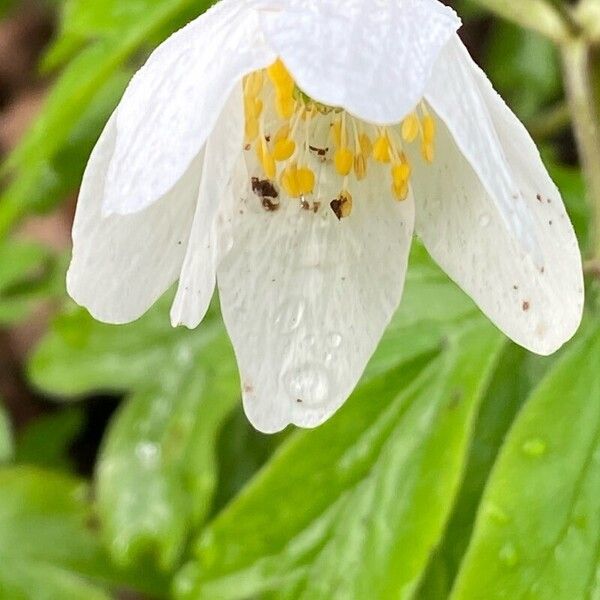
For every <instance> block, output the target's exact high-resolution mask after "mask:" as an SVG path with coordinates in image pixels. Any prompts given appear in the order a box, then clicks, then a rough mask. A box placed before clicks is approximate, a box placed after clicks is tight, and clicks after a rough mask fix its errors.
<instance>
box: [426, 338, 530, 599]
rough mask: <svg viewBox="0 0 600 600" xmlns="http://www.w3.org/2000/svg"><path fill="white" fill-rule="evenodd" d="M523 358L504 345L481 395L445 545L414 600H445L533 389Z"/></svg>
mask: <svg viewBox="0 0 600 600" xmlns="http://www.w3.org/2000/svg"><path fill="white" fill-rule="evenodd" d="M528 356H529V355H528V353H527V352H526V351H525V350H523V349H522V348H519V347H517V346H515V345H513V344H507V346H506V348H505V350H504V352H503V353H502V356H501V358H500V360H499V362H498V365H497V368H496V370H495V372H494V376H493V378H492V380H491V382H490V385H489V387H488V389H487V391H486V393H485V396H484V398H483V401H482V403H481V408H480V410H479V415H478V417H477V422H476V425H475V427H474V435H473V440H472V442H471V448H470V451H469V459H468V462H467V468H466V471H465V475H464V478H463V484H462V487H461V490H460V494H459V496H458V498H457V501H456V505H455V506H454V510H453V512H452V516H451V518H450V520H449V522H448V527H447V529H446V532H445V534H444V540H443V542H442V544H441V546H440V547H439V548H438V550H437V551H436V553H435V555H434V557H433V559H432V561H431V563H430V565H429V567H428V570H427V574H426V575H425V577H424V578H423V581H422V585H421V588H420V589H419V592H418V594H417V598H420V599H421V600H424V599H426V598H429V599H431V600H436V599H439V598H446V597H447V596H448V593H449V592H450V589H451V586H452V582H453V580H454V578H455V577H456V573H457V572H458V568H459V565H460V562H461V561H462V558H463V555H464V553H465V550H466V548H467V546H468V543H469V540H470V537H471V533H472V530H473V525H474V522H475V516H476V513H477V508H478V506H479V502H480V500H481V496H482V494H483V490H484V487H485V484H486V482H487V479H488V477H489V473H490V470H491V468H492V467H493V465H494V462H495V460H496V457H497V455H498V452H499V450H500V447H501V446H502V444H503V442H504V437H505V435H506V432H507V431H508V429H509V428H510V426H511V424H512V422H513V420H514V417H515V415H516V414H517V412H518V410H519V409H520V408H521V406H522V404H523V402H524V401H525V398H526V397H527V395H528V393H529V391H530V390H531V388H532V386H533V379H534V377H537V373H536V372H535V371H534V373H532V372H531V371H532V369H531V362H530V360H528Z"/></svg>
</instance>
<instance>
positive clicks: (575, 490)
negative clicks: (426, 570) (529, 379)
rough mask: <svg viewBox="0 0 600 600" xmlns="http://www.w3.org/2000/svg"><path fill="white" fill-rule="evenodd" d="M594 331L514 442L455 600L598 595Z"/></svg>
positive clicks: (599, 391)
mask: <svg viewBox="0 0 600 600" xmlns="http://www.w3.org/2000/svg"><path fill="white" fill-rule="evenodd" d="M589 325H591V327H590V329H591V331H587V335H586V332H582V334H580V339H579V341H578V342H576V343H575V344H574V345H572V347H571V349H570V350H569V351H568V352H567V353H566V355H565V356H564V357H563V358H562V359H561V360H560V361H559V362H558V363H557V364H556V366H555V367H554V368H553V370H552V371H551V372H550V373H549V374H548V376H547V377H546V378H545V379H544V380H543V381H542V383H541V384H540V385H539V387H537V389H536V390H535V391H534V392H533V394H532V396H531V398H530V399H529V401H528V402H527V404H526V405H525V407H524V408H523V410H522V412H521V414H520V416H519V418H518V419H517V421H516V422H515V424H514V427H513V428H512V430H511V432H510V434H509V436H508V438H507V440H506V443H505V445H504V447H503V449H502V451H501V454H500V457H499V459H498V461H497V463H496V465H495V467H494V470H493V472H492V476H491V479H490V481H489V484H488V486H487V488H486V491H485V494H484V497H483V500H482V502H481V506H480V508H479V512H478V516H477V522H476V526H475V530H474V534H473V538H472V541H471V544H470V547H469V550H468V553H467V555H466V557H465V559H464V563H463V565H462V568H461V571H460V573H459V576H458V580H457V583H456V587H455V589H454V593H453V594H452V598H453V599H454V600H467V599H468V600H471V599H473V598H486V599H489V600H493V599H494V598H498V599H499V598H552V599H553V600H561V599H564V600H571V599H573V598H595V597H597V595H598V591H599V589H600V587H599V581H598V539H600V469H599V468H598V464H599V460H600V427H599V423H600V403H598V401H597V400H598V398H600V373H599V371H598V362H599V361H600V329H599V328H598V324H597V323H591V324H589Z"/></svg>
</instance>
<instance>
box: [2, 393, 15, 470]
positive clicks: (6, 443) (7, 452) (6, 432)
mask: <svg viewBox="0 0 600 600" xmlns="http://www.w3.org/2000/svg"><path fill="white" fill-rule="evenodd" d="M12 454H13V440H12V427H11V425H10V420H9V418H8V415H7V414H6V412H5V410H4V407H3V406H2V398H0V464H2V463H4V462H6V461H8V460H10V459H11V457H12Z"/></svg>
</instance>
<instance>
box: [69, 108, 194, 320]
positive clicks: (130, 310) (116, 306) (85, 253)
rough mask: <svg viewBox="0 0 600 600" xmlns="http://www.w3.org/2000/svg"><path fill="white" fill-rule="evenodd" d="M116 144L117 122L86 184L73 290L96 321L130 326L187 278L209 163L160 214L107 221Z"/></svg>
mask: <svg viewBox="0 0 600 600" xmlns="http://www.w3.org/2000/svg"><path fill="white" fill-rule="evenodd" d="M115 139H116V122H115V117H114V115H113V117H111V119H110V120H109V122H108V124H107V126H106V128H105V130H104V132H103V133H102V136H101V137H100V140H99V141H98V144H97V145H96V148H95V149H94V151H93V153H92V156H91V158H90V161H89V163H88V166H87V169H86V172H85V175H84V178H83V183H82V187H81V192H80V195H79V202H78V205H77V213H76V215H75V223H74V225H73V259H72V261H71V266H70V268H69V272H68V274H67V289H68V291H69V294H70V295H71V297H72V298H73V299H74V300H75V301H76V302H77V303H78V304H80V305H82V306H84V307H86V308H87V309H88V310H89V311H90V313H91V314H92V315H93V316H94V317H95V318H96V319H98V320H100V321H105V322H108V323H127V322H129V321H133V320H135V319H137V318H138V317H140V316H141V315H142V314H144V313H145V312H146V310H148V308H150V306H152V304H153V303H154V302H155V301H156V300H157V299H158V298H159V297H160V296H161V295H162V294H163V293H164V292H165V291H166V290H167V289H168V288H169V287H170V286H171V285H172V283H173V282H174V281H175V280H176V279H177V276H178V275H179V272H180V270H181V264H182V262H183V257H184V254H185V248H186V245H187V239H188V236H189V231H190V227H191V221H192V217H193V214H194V204H195V201H196V197H197V193H198V186H199V185H200V174H201V162H200V161H201V158H202V157H201V156H200V157H198V158H197V159H196V160H195V161H194V162H193V163H192V165H191V166H190V168H189V169H188V171H187V172H186V173H185V174H184V176H183V177H182V179H181V180H180V181H179V182H178V183H177V185H176V186H175V188H173V190H172V191H171V192H170V193H169V194H167V195H165V196H164V197H163V198H161V199H160V200H159V201H158V202H157V203H156V204H154V205H153V206H152V207H150V208H148V209H146V210H144V211H142V212H140V213H137V214H134V215H126V216H121V215H113V216H110V217H103V216H102V206H101V205H102V197H103V192H104V188H105V186H106V178H107V169H108V164H109V162H110V159H111V157H112V155H113V152H114V147H115Z"/></svg>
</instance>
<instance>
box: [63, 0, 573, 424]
mask: <svg viewBox="0 0 600 600" xmlns="http://www.w3.org/2000/svg"><path fill="white" fill-rule="evenodd" d="M459 26H460V21H459V20H458V18H457V17H456V15H455V14H454V12H453V11H452V10H450V9H449V8H447V7H445V6H443V5H442V4H441V3H439V2H438V1H437V0H222V1H221V2H220V3H219V4H217V5H216V6H215V7H214V8H212V9H211V10H209V11H208V12H207V13H206V14H204V15H203V16H202V17H200V18H199V19H197V20H196V21H194V22H192V23H190V24H189V25H188V26H187V27H185V28H184V29H183V30H181V31H179V32H178V33H176V34H175V35H173V36H172V37H171V38H170V39H169V40H167V41H166V42H165V43H164V44H163V45H162V46H161V47H159V48H158V49H157V50H156V52H154V54H153V55H152V56H151V58H150V59H149V61H148V63H147V64H146V65H145V66H144V67H143V68H142V69H141V70H140V71H139V72H138V73H137V75H136V76H135V77H134V78H133V81H132V82H131V84H130V86H129V88H128V89H127V91H126V93H125V96H124V98H123V100H122V101H121V103H120V105H119V107H118V108H117V110H116V112H115V113H114V115H113V116H112V118H111V119H110V121H109V122H108V125H107V126H106V129H105V131H104V133H103V134H102V137H101V138H100V141H99V142H98V145H97V146H96V149H95V150H94V153H93V154H92V157H91V159H90V162H89V165H88V168H87V171H86V174H85V178H84V181H83V186H82V190H81V196H80V199H79V206H78V210H77V216H76V220H75V225H74V228H73V237H74V253H73V261H72V264H71V268H70V270H69V275H68V288H69V292H70V294H71V295H72V297H73V298H74V299H75V300H76V301H77V302H78V303H80V304H81V305H83V306H85V307H87V308H88V309H89V310H90V312H91V313H92V314H93V315H94V316H95V317H96V318H98V319H100V320H102V321H107V322H111V323H123V322H127V321H132V320H134V319H136V318H138V317H139V316H140V315H142V314H143V313H144V312H145V311H146V310H147V309H148V308H149V307H150V306H151V305H152V304H153V303H154V302H155V300H156V299H157V298H158V297H159V296H161V295H162V294H163V293H164V292H165V291H166V290H167V289H168V288H169V287H170V286H171V285H172V284H173V283H174V282H176V281H177V280H179V288H178V291H177V296H176V299H175V302H174V304H173V309H172V321H173V324H174V325H179V324H184V325H187V326H188V327H195V326H197V325H198V324H199V323H200V321H201V320H202V318H203V317H204V315H205V312H206V310H207V307H208V305H209V302H210V299H211V297H212V295H213V291H214V287H215V281H218V285H219V291H220V297H221V305H222V310H223V316H224V319H225V323H226V326H227V329H228V331H229V334H230V336H231V338H232V340H233V343H234V346H235V350H236V354H237V358H238V362H239V367H240V372H241V378H242V386H243V396H244V404H245V408H246V412H247V414H248V416H249V418H250V420H251V421H252V423H253V424H254V425H255V426H256V427H257V428H259V429H261V430H263V431H267V432H273V431H277V430H280V429H282V428H283V427H285V426H286V425H287V424H289V423H295V424H297V425H299V426H304V427H313V426H316V425H318V424H319V423H322V422H323V421H325V420H326V419H327V418H328V417H329V416H330V415H331V414H332V413H334V412H335V411H336V410H337V409H338V408H339V407H340V406H341V405H342V403H343V402H344V401H345V399H346V398H347V397H348V395H349V394H350V393H351V391H352V389H353V388H354V386H355V385H356V383H357V381H358V379H359V378H360V376H361V374H362V372H363V369H364V367H365V364H366V362H367V361H368V359H369V358H370V356H371V354H372V353H373V351H374V350H375V347H376V346H377V343H378V341H379V339H380V338H381V335H382V333H383V331H384V329H385V328H386V326H387V324H388V323H389V321H390V318H391V316H392V314H393V313H394V311H395V309H396V308H397V306H398V304H399V302H400V298H401V295H402V289H403V284H404V278H405V274H406V268H407V260H408V254H409V248H410V245H411V240H412V237H413V232H416V234H417V235H418V236H419V237H420V238H421V239H422V240H423V242H424V243H425V245H426V246H427V248H428V250H429V252H430V253H431V255H432V257H433V258H434V259H435V260H436V261H437V262H438V263H439V264H440V265H441V266H442V267H443V268H444V269H445V270H446V271H447V273H448V274H449V275H450V276H451V277H452V278H453V279H454V280H455V281H456V282H457V283H458V284H459V285H460V286H461V287H462V288H463V289H464V290H465V291H466V292H467V293H468V294H469V295H470V296H472V297H473V299H474V300H475V301H476V302H477V304H478V305H479V306H480V307H481V309H482V310H483V311H484V312H485V313H487V315H488V316H489V318H490V319H491V320H492V321H493V322H494V323H495V324H496V325H497V326H498V327H499V328H500V329H502V330H503V331H504V332H505V333H506V334H507V335H508V336H510V337H511V338H512V339H513V340H515V341H516V342H518V343H519V344H521V345H523V346H525V347H526V348H529V349H530V350H532V351H534V352H537V353H540V354H549V353H551V352H553V351H555V350H556V349H557V348H559V347H560V346H561V344H563V343H564V342H565V341H566V340H567V339H569V338H570V337H571V336H572V334H573V333H574V332H575V330H576V329H577V327H578V325H579V322H580V319H581V314H582V306H583V280H582V268H581V258H580V254H579V250H578V245H577V241H576V238H575V235H574V233H573V229H572V227H571V224H570V222H569V219H568V217H567V215H566V212H565V209H564V206H563V203H562V201H561V197H560V194H559V192H558V190H557V188H556V186H555V185H554V184H553V182H552V181H551V179H550V177H549V175H548V173H547V172H546V169H545V168H544V166H543V164H542V162H541V160H540V156H539V154H538V152H537V150H536V148H535V145H534V143H533V141H532V140H531V138H530V136H529V135H528V134H527V132H526V130H525V129H524V127H523V126H522V125H521V123H520V122H519V121H518V120H517V118H516V117H515V116H514V115H513V114H512V112H511V111H510V110H509V109H508V108H507V107H506V105H505V104H504V103H503V101H502V100H501V99H500V97H499V96H498V95H497V94H496V92H495V91H494V90H493V89H492V86H491V84H490V83H489V81H488V79H487V78H486V76H485V75H484V73H483V72H482V71H481V70H480V69H479V68H478V67H477V66H476V65H475V64H474V62H473V61H472V60H471V58H470V57H469V55H468V53H467V51H466V49H465V48H464V46H463V45H462V43H461V42H460V41H459V38H458V36H457V35H456V31H457V29H458V27H459ZM284 65H285V66H284ZM338 107H343V109H342V108H338Z"/></svg>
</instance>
